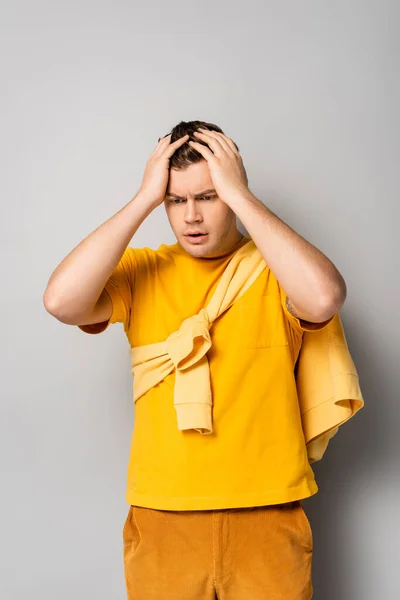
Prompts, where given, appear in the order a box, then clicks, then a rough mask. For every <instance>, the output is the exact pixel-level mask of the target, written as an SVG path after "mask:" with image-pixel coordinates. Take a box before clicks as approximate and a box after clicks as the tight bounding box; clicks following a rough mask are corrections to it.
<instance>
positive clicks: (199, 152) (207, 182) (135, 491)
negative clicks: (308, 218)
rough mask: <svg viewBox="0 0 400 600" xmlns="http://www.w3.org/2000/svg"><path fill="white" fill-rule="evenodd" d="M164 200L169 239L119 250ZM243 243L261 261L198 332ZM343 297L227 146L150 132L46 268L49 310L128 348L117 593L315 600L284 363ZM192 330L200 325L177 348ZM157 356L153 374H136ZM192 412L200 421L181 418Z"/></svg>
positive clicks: (290, 366) (309, 475)
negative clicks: (137, 180)
mask: <svg viewBox="0 0 400 600" xmlns="http://www.w3.org/2000/svg"><path fill="white" fill-rule="evenodd" d="M161 203H164V205H165V209H166V213H167V216H168V219H169V222H170V225H171V227H172V230H173V232H174V234H175V236H176V239H177V243H176V244H173V245H170V246H167V245H165V244H162V245H161V246H160V247H159V248H158V249H157V250H152V249H150V248H133V247H129V246H128V243H129V241H130V240H131V238H132V236H133V235H134V234H135V232H136V230H137V229H138V227H139V226H140V224H141V223H142V222H143V221H144V219H145V218H146V217H147V216H148V215H149V214H150V213H151V212H152V210H153V209H154V208H155V207H156V206H158V205H160V204H161ZM236 216H238V217H239V219H240V220H241V222H242V223H243V224H244V226H245V227H246V229H247V231H248V232H249V234H250V236H251V237H247V236H243V235H242V234H241V233H240V232H239V231H238V229H237V227H236ZM251 242H254V244H255V245H256V247H257V248H258V250H259V252H260V253H261V255H262V258H263V259H264V261H265V263H266V268H264V269H263V270H262V272H261V273H260V274H259V275H258V276H257V278H256V279H255V280H254V282H253V283H252V284H251V285H250V286H249V287H248V289H247V290H246V291H245V293H243V294H242V295H241V296H240V297H237V298H236V299H235V301H233V302H231V303H230V304H229V306H228V308H226V307H225V309H224V310H223V312H222V314H220V313H218V312H217V313H215V315H214V317H213V321H212V322H208V319H210V310H208V312H207V309H209V307H210V306H211V305H212V302H213V301H214V303H215V294H217V291H218V290H219V291H220V290H221V287H219V288H218V285H219V284H220V282H221V278H222V277H223V274H224V273H225V272H226V270H227V269H228V268H229V265H231V266H232V265H234V266H235V269H236V268H237V267H236V265H235V263H234V261H235V257H237V256H239V255H238V254H237V253H239V252H241V251H242V250H241V249H243V250H246V248H248V247H249V246H247V244H249V243H250V244H251ZM264 266H265V265H264ZM213 297H214V300H213ZM345 297H346V285H345V282H344V280H343V278H342V276H341V274H340V273H339V272H338V270H337V269H336V267H335V266H334V265H333V264H332V262H331V261H330V260H329V259H328V258H327V257H326V256H325V255H324V254H322V253H321V252H320V251H319V250H318V249H317V248H315V247H314V246H312V245H311V244H310V243H308V242H307V241H306V240H304V238H302V237H301V236H300V235H298V234H297V233H296V232H295V231H293V230H292V229H291V228H290V227H289V226H287V225H286V224H285V223H284V222H282V221H281V220H280V219H279V218H278V217H277V216H276V215H275V214H274V213H272V212H271V211H270V210H269V209H268V208H267V207H265V206H264V205H263V204H262V202H260V201H259V200H258V199H257V198H256V197H255V196H254V195H253V194H252V192H251V191H250V189H249V187H248V180H247V175H246V171H245V168H244V166H243V162H242V159H241V156H240V154H239V149H238V147H237V146H236V144H235V143H234V142H233V140H232V139H231V138H229V137H227V136H225V134H224V133H223V132H222V130H221V129H220V128H219V127H217V126H216V125H214V124H211V123H206V122H201V121H192V122H181V123H179V124H178V125H177V126H176V127H175V128H173V130H172V131H171V133H170V134H169V135H167V136H165V137H163V138H162V139H160V140H159V142H158V144H157V146H156V148H155V150H154V152H153V153H152V154H151V156H150V158H149V160H148V162H147V164H146V168H145V173H144V177H143V181H142V185H141V187H140V189H139V191H138V193H137V194H136V196H135V197H134V198H133V199H132V200H131V201H130V202H129V203H128V204H127V205H126V206H125V207H124V208H122V209H121V210H120V211H119V212H117V213H116V214H115V215H114V216H113V217H111V218H110V219H109V220H108V221H106V222H105V223H104V224H102V225H101V226H100V227H98V228H97V229H96V230H95V231H94V232H92V233H91V234H90V235H89V236H88V237H87V238H85V239H84V240H83V241H82V242H81V243H80V244H79V245H78V246H77V247H76V248H75V249H74V250H73V251H72V252H71V253H70V254H68V256H67V257H66V258H65V259H64V260H63V261H62V262H61V264H60V265H59V266H58V267H57V269H56V270H55V271H54V273H53V274H52V276H51V277H50V280H49V282H48V285H47V288H46V291H45V294H44V304H45V307H46V309H47V310H48V311H49V312H50V313H51V314H52V315H54V316H55V317H56V318H57V319H59V320H60V321H62V322H63V323H68V324H71V325H78V326H79V327H80V329H82V330H83V331H85V332H87V333H100V332H101V331H104V330H105V329H106V328H107V327H108V325H109V324H110V323H115V322H121V323H123V326H124V330H125V333H126V336H127V338H128V341H129V344H130V346H131V349H132V350H131V352H132V357H133V358H132V363H133V371H134V373H137V375H136V374H134V389H135V395H134V397H135V404H134V406H135V421H134V431H133V437H132V445H131V454H130V461H129V468H128V485H127V495H126V498H127V502H128V503H129V505H130V509H129V513H128V517H127V520H126V522H125V526H124V530H123V539H124V564H125V577H126V586H127V594H128V599H129V600H167V599H171V600H172V599H174V600H212V599H214V598H220V599H221V600H261V599H266V598H268V599H270V600H272V599H282V600H283V599H284V600H308V599H309V598H311V596H312V590H313V588H312V577H311V570H312V550H313V538H312V531H311V527H310V523H309V521H308V518H307V516H306V513H305V511H304V509H303V506H302V504H301V499H303V498H307V497H309V496H311V495H313V494H315V493H316V492H317V491H318V487H317V484H316V482H315V479H314V474H313V471H312V469H311V467H310V465H309V462H308V459H307V451H306V445H305V439H304V435H303V431H302V426H301V418H300V411H299V405H298V399H297V395H296V384H295V377H294V367H295V362H296V357H297V356H298V353H299V349H300V347H301V342H302V336H303V332H304V331H314V330H318V329H320V328H322V327H325V326H326V325H327V324H328V323H329V322H330V321H331V319H332V318H333V316H334V315H335V314H336V312H337V311H338V310H339V308H340V307H341V306H342V305H343V302H344V301H345ZM221 303H222V301H221ZM205 309H206V310H205ZM197 317H198V320H197V321H196V318H197ZM200 317H201V319H205V323H206V326H204V321H201V319H200ZM193 319H195V320H194V321H193ZM189 326H190V327H192V328H193V329H194V330H195V329H196V327H203V329H204V327H205V329H206V331H205V332H204V333H202V334H200V333H196V331H195V332H194V333H193V332H192V337H191V338H190V339H189V338H185V335H187V328H188V327H189ZM185 327H186V330H185ZM208 329H209V333H208ZM177 339H178V340H180V341H181V342H182V340H183V344H185V343H186V342H185V340H187V339H189V341H190V344H191V345H190V348H188V349H186V350H187V351H186V354H185V358H184V359H181V358H179V359H177V358H176V357H174V352H175V351H176V348H177V346H174V343H176V340H177ZM204 340H206V342H207V344H208V346H207V348H208V351H207V353H206V356H202V358H201V361H202V365H201V368H206V369H207V373H208V370H209V375H207V376H209V384H210V389H209V390H208V389H206V388H205V387H204V389H203V387H202V386H203V380H202V383H201V385H197V384H195V385H192V387H191V386H190V384H189V385H188V383H186V388H182V381H184V377H185V376H186V377H188V376H189V372H190V371H191V370H192V371H193V369H195V368H196V365H190V364H189V363H188V362H187V363H186V365H185V361H188V360H189V361H190V356H192V357H193V354H194V353H195V352H196V351H197V350H198V346H199V344H200V343H203V342H204ZM143 348H145V350H144V354H142V357H143V356H144V359H143V358H142V362H141V364H140V365H138V363H137V360H136V359H135V356H137V354H135V353H137V352H138V350H139V351H141V352H142V353H143ZM174 348H175V350H174ZM146 353H148V354H146ZM188 357H189V358H188ZM135 360H136V365H135ZM196 360H197V359H196ZM157 361H158V362H157ZM155 362H157V368H158V369H159V371H160V370H161V377H160V376H158V378H157V379H156V380H154V379H153V380H151V379H150V380H149V377H151V374H152V372H153V371H154V368H153V367H154V364H155ZM179 362H180V364H179V368H178V363H179ZM171 364H172V368H171ZM182 365H183V366H182ZM175 367H176V368H175ZM135 369H136V371H135ZM140 369H141V370H140ZM184 369H186V373H185V371H184ZM146 377H147V384H146ZM149 381H150V383H149ZM188 381H189V379H186V382H188ZM193 381H194V380H193ZM199 381H200V380H199ZM178 387H179V390H178ZM211 396H212V401H211V400H210V398H211ZM196 398H197V399H198V400H196ZM193 403H194V404H196V406H195V407H194V405H193ZM210 404H212V419H211V418H210V414H211V413H209V412H207V410H206V409H205V407H206V408H210ZM193 408H195V409H199V411H198V414H199V419H200V420H199V421H198V422H196V423H198V424H199V426H198V427H195V426H193V425H188V422H189V420H190V414H191V413H189V412H188V410H189V409H190V410H191V409H193ZM201 411H203V412H201ZM192 414H193V413H192ZM203 418H204V422H203V421H202V419H203ZM202 434H203V435H202ZM204 434H207V435H204Z"/></svg>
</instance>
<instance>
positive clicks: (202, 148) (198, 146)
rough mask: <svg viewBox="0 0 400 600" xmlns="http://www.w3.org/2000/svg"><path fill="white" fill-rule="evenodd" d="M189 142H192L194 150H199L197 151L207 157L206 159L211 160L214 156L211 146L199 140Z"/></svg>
mask: <svg viewBox="0 0 400 600" xmlns="http://www.w3.org/2000/svg"><path fill="white" fill-rule="evenodd" d="M188 144H190V145H191V146H192V147H193V149H194V150H197V152H199V153H200V154H201V155H202V156H203V158H205V159H206V161H210V160H212V159H213V158H214V156H215V155H214V154H213V153H212V152H211V150H210V149H209V148H207V146H204V145H203V144H200V143H199V142H192V141H191V140H190V142H188Z"/></svg>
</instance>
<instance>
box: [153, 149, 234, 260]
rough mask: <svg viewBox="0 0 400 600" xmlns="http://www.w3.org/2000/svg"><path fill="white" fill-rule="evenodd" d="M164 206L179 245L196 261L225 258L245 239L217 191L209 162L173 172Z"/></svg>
mask: <svg viewBox="0 0 400 600" xmlns="http://www.w3.org/2000/svg"><path fill="white" fill-rule="evenodd" d="M164 205H165V210H166V212H167V216H168V220H169V222H170V225H171V227H172V230H173V232H174V234H175V236H176V239H177V241H178V242H179V243H180V245H181V246H182V247H183V249H184V250H186V252H188V253H189V254H191V255H192V256H194V257H198V258H202V257H209V258H211V257H213V256H219V255H222V254H224V253H225V252H228V251H229V250H230V249H231V248H232V247H233V246H235V245H236V244H237V243H238V242H239V241H240V239H241V238H242V234H241V233H240V231H238V229H237V227H236V215H235V213H234V212H233V210H232V209H231V208H229V206H228V205H227V204H225V202H223V201H222V200H221V199H220V198H219V197H218V195H217V193H216V192H215V190H214V184H213V182H212V179H211V176H210V170H209V168H208V164H207V161H206V160H201V161H200V162H198V163H195V164H193V165H190V166H189V167H187V168H186V169H185V170H175V169H170V174H169V181H168V186H167V193H166V196H165V200H164ZM190 233H202V234H203V235H201V236H199V237H194V236H192V237H191V236H190V235H188V234H190Z"/></svg>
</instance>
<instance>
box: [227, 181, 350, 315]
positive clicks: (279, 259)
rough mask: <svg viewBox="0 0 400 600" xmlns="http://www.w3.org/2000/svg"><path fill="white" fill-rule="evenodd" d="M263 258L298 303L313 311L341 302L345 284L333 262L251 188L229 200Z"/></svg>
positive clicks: (343, 297)
mask: <svg viewBox="0 0 400 600" xmlns="http://www.w3.org/2000/svg"><path fill="white" fill-rule="evenodd" d="M229 204H230V206H231V208H232V210H234V212H235V213H236V214H237V216H238V217H239V219H240V220H241V222H242V223H243V225H244V226H245V228H246V229H247V231H248V232H249V234H250V236H251V238H252V239H253V241H254V243H255V244H256V246H257V248H258V249H259V251H260V253H261V254H262V256H263V258H264V260H265V262H266V263H267V265H268V266H269V267H270V269H271V271H272V272H273V274H274V275H275V277H276V278H277V280H278V281H279V283H280V285H281V286H282V287H283V289H284V290H285V292H286V294H287V295H288V297H289V298H290V299H291V300H292V301H293V302H294V303H295V304H296V305H298V306H301V307H304V308H306V307H307V308H308V309H310V310H312V311H315V313H318V312H319V311H321V310H324V307H329V306H332V305H334V304H336V305H338V304H340V302H344V299H345V296H346V284H345V281H344V279H343V277H342V275H341V274H340V273H339V271H338V270H337V268H336V267H335V265H334V264H333V263H332V262H331V261H330V260H329V258H327V257H326V256H325V255H324V254H323V253H322V252H321V251H320V250H318V248H316V247H315V246H313V245H312V244H310V243H309V242H307V241H306V240H305V239H304V238H303V237H301V236H300V235H298V234H297V233H296V232H295V231H294V230H293V229H291V228H290V227H289V226H288V225H287V224H286V223H284V222H283V221H282V220H281V219H279V217H277V216H276V215H275V214H274V213H273V212H272V211H271V210H270V209H268V208H267V207H266V206H264V204H263V203H262V202H261V201H260V200H258V199H257V198H256V197H255V196H254V195H253V194H251V192H250V193H249V194H246V195H241V196H238V198H236V199H234V200H233V201H232V202H231V201H230V203H229Z"/></svg>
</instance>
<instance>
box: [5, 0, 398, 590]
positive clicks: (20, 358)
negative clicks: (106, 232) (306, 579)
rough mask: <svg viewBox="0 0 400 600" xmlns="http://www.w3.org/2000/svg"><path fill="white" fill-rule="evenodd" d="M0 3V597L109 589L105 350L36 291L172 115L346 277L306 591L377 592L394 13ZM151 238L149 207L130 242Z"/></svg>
mask: <svg viewBox="0 0 400 600" xmlns="http://www.w3.org/2000/svg"><path fill="white" fill-rule="evenodd" d="M2 5H3V6H2V10H1V12H2V15H1V19H0V21H1V36H0V40H1V41H0V44H1V54H0V55H1V75H2V77H1V81H2V93H1V97H0V103H1V106H0V108H1V111H0V114H1V116H0V118H1V141H2V145H1V156H0V159H1V160H0V164H1V169H2V176H1V192H2V194H1V195H2V199H1V209H2V218H1V242H2V245H1V253H0V255H1V261H2V264H1V272H2V293H1V314H2V327H1V333H2V344H1V348H2V377H1V403H0V410H1V419H0V421H1V423H0V444H1V447H0V461H1V480H0V482H1V511H0V528H1V532H0V545H1V557H0V569H1V573H0V598H1V599H2V600H22V599H25V598H27V597H29V598H31V599H32V600H33V599H38V600H39V599H40V600H53V599H54V598H57V599H58V600H70V599H71V598H76V599H79V600H86V599H87V598H96V599H97V600H103V599H104V600H110V598H112V599H122V598H124V597H125V585H124V580H123V563H122V526H123V523H124V520H125V517H126V514H127V511H128V506H127V504H126V503H125V475H126V469H127V462H128V451H129V444H130V436H131V430H132V419H133V409H132V403H131V402H132V401H131V386H132V380H131V375H130V365H129V356H128V345H127V341H126V339H125V337H124V333H123V329H122V326H120V325H119V324H118V325H114V326H112V327H111V328H110V329H109V330H108V331H107V332H105V333H103V334H101V335H98V336H89V335H86V334H84V333H82V332H81V331H79V330H78V329H77V328H75V327H70V326H67V325H63V324H61V323H59V322H58V321H56V320H55V319H54V318H52V317H51V316H50V315H49V314H47V313H46V311H45V309H44V307H43V305H42V295H43V291H44V288H45V286H46V283H47V280H48V277H49V276H50V273H51V272H52V270H53V269H54V268H55V267H56V266H57V264H58V263H59V262H60V261H61V260H62V258H64V256H65V255H66V254H67V253H68V252H69V251H70V250H72V248H73V247H74V246H76V245H77V244H78V243H79V242H80V241H81V240H82V239H83V238H84V237H85V236H86V235H88V234H89V233H90V232H91V231H92V230H93V229H95V228H96V227H97V226H98V225H99V224H100V223H103V222H104V221H105V220H106V219H108V218H109V217H111V216H112V215H113V214H114V213H115V212H117V211H118V210H119V209H120V208H121V207H122V206H123V205H125V204H126V203H127V202H128V200H130V199H131V198H132V197H133V195H134V194H135V192H136V190H137V188H138V186H139V185H140V182H141V177H142V172H143V169H144V165H145V162H146V160H147V157H148V155H149V154H150V153H151V151H152V150H153V148H154V146H155V145H156V143H157V140H158V138H159V137H160V135H163V134H165V133H166V132H167V131H169V129H170V128H171V127H172V126H173V125H175V124H176V123H177V122H178V121H180V120H182V119H183V120H190V119H204V120H210V121H214V122H216V123H218V124H219V125H220V126H221V127H222V128H223V129H224V130H225V132H226V133H227V135H229V136H231V137H233V138H234V139H235V140H236V142H237V143H238V144H239V147H240V150H241V153H242V156H243V160H244V163H245V165H246V168H247V171H248V175H249V180H250V187H251V189H252V191H253V192H254V193H255V194H256V195H257V196H258V197H259V198H261V199H262V200H263V201H264V203H265V204H267V205H268V206H269V207H270V208H271V209H272V210H273V211H274V212H276V213H277V214H278V215H279V216H280V217H281V218H282V219H283V220H285V221H286V222H287V223H288V224H289V225H291V226H292V227H293V228H294V229H295V230H296V231H297V232H299V233H300V234H301V235H303V236H304V237H305V238H306V239H308V240H309V241H310V242H311V243H313V244H315V245H316V246H318V247H319V248H320V249H321V250H322V251H323V252H325V253H326V254H327V256H329V257H330V258H331V259H332V260H333V261H334V263H335V264H336V265H337V267H338V268H339V270H340V271H341V272H342V274H343V275H344V277H345V279H346V282H347V285H348V297H347V301H346V304H345V306H344V307H343V308H342V310H341V316H342V320H343V323H344V326H345V332H346V336H347V340H348V343H349V346H350V350H351V353H352V356H353V358H354V361H355V363H356V366H357V369H358V371H359V375H360V382H361V386H362V390H363V393H364V397H365V402H366V406H365V408H364V409H363V410H362V411H361V412H360V413H359V414H358V415H357V416H356V417H355V418H354V419H353V420H352V421H350V422H349V423H347V424H346V425H344V426H343V427H342V428H341V430H340V432H339V433H338V435H337V436H336V438H335V439H334V440H333V441H332V442H331V446H330V447H329V449H328V451H327V454H326V455H325V457H324V459H323V461H322V462H321V463H318V464H316V465H315V473H316V478H317V482H318V484H319V486H320V491H319V493H318V494H317V495H315V496H314V497H312V498H311V499H309V500H306V501H305V507H306V510H307V512H308V514H309V517H310V521H311V523H312V526H313V531H314V540H315V552H314V569H313V572H314V586H315V595H314V597H315V598H316V599H318V600H339V599H340V600H376V599H377V598H381V599H383V600H395V599H397V598H399V597H400V585H399V573H398V539H399V536H400V527H399V519H398V504H399V487H400V477H399V462H398V461H399V456H400V452H399V450H400V448H399V414H400V403H399V383H400V381H399V368H398V367H399V354H400V353H399V258H398V255H399V233H398V228H399V217H400V214H399V212H400V211H399V195H398V172H397V173H396V167H397V169H398V157H399V141H398V140H399V117H398V107H399V105H400V93H399V70H398V68H399V42H398V22H399V16H400V15H399V13H400V11H399V5H398V3H396V2H395V0H392V1H387V0H386V1H385V0H380V1H378V0H374V1H372V0H370V1H368V2H366V1H363V2H362V1H361V0H335V2H333V1H332V2H328V1H325V2H323V1H317V0H315V1H312V0H306V1H300V2H299V1H296V0H292V1H288V0H286V1H282V0H280V1H269V2H268V1H265V0H264V1H263V2H261V1H259V2H256V1H255V0H249V1H248V2H246V3H245V5H244V6H243V5H242V3H239V2H238V3H236V5H233V4H232V3H229V2H228V1H225V2H219V3H215V1H212V2H211V1H208V0H203V1H202V2H200V3H199V2H197V3H190V2H187V1H185V2H180V1H178V0H172V1H171V2H164V3H162V2H158V3H156V2H152V3H133V2H130V3H128V2H121V1H119V2H118V1H117V2H114V3H113V4H112V3H111V2H109V3H106V2H94V1H93V0H92V1H90V0H80V2H79V3H78V2H77V1H72V2H68V3H67V2H64V3H54V2H50V0H48V1H44V0H38V1H37V2H35V3H31V2H28V1H27V0H24V1H21V0H17V1H16V0H14V1H13V2H12V3H11V2H9V3H7V5H6V3H5V2H3V3H2ZM163 242H164V243H174V242H175V238H174V236H173V233H172V231H171V229H170V227H169V224H168V221H167V218H166V216H165V214H164V208H163V206H161V207H159V208H158V209H157V210H156V211H155V212H154V213H153V214H152V215H151V216H150V217H149V218H148V219H147V220H146V221H145V223H144V224H143V225H142V226H141V228H140V229H139V231H138V232H137V234H136V235H135V236H134V238H133V239H132V241H131V243H130V245H132V246H150V247H153V248H157V247H158V246H159V244H161V243H163ZM246 600H247V599H246Z"/></svg>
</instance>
